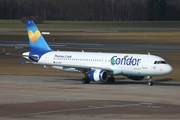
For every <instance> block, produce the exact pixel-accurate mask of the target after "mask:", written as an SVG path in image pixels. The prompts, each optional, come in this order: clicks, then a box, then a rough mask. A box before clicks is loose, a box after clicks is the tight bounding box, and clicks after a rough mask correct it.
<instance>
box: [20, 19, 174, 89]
mask: <svg viewBox="0 0 180 120" xmlns="http://www.w3.org/2000/svg"><path fill="white" fill-rule="evenodd" d="M26 26H27V32H28V38H29V44H30V52H24V53H23V54H22V56H23V57H24V58H26V59H28V60H30V61H31V62H32V63H33V64H41V65H44V67H48V68H54V69H57V70H61V71H65V72H80V73H83V74H84V76H85V77H84V78H82V83H83V84H89V83H90V82H91V81H97V82H98V81H101V82H107V83H114V82H115V78H114V76H115V75H123V76H126V77H127V78H129V79H132V80H143V79H144V78H145V77H147V79H148V80H149V82H148V85H149V86H152V85H153V81H152V79H151V78H152V77H153V76H161V75H167V74H170V73H172V71H173V68H172V67H171V66H170V65H169V64H168V63H167V62H166V61H165V60H164V59H163V58H161V57H159V56H155V55H151V54H129V53H100V52H84V51H82V52H74V51H73V52H71V51H54V50H52V49H51V48H50V47H49V45H48V44H47V42H46V40H45V39H44V38H43V36H42V35H41V32H40V31H39V30H38V28H37V26H36V24H35V23H34V21H32V20H27V21H26Z"/></svg>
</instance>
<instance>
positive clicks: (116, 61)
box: [111, 55, 141, 66]
mask: <svg viewBox="0 0 180 120" xmlns="http://www.w3.org/2000/svg"><path fill="white" fill-rule="evenodd" d="M140 62H141V59H137V58H134V57H129V56H128V55H126V56H124V58H120V57H118V56H113V57H112V58H111V65H132V66H138V65H139V63H140Z"/></svg>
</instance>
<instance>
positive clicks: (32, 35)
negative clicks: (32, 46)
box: [28, 30, 41, 43]
mask: <svg viewBox="0 0 180 120" xmlns="http://www.w3.org/2000/svg"><path fill="white" fill-rule="evenodd" d="M28 36H29V39H30V40H31V41H32V42H33V43H35V42H36V41H37V40H38V39H39V37H40V36H41V33H40V32H39V30H37V31H36V32H34V33H33V31H32V30H29V31H28Z"/></svg>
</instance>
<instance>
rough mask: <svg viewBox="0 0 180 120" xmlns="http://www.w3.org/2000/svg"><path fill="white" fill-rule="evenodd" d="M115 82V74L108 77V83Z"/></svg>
mask: <svg viewBox="0 0 180 120" xmlns="http://www.w3.org/2000/svg"><path fill="white" fill-rule="evenodd" d="M114 82H115V78H114V77H113V76H111V77H108V79H107V83H114Z"/></svg>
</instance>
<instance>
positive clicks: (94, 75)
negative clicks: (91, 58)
mask: <svg viewBox="0 0 180 120" xmlns="http://www.w3.org/2000/svg"><path fill="white" fill-rule="evenodd" d="M88 77H89V79H90V80H92V81H102V82H103V81H106V80H107V79H108V74H107V72H106V71H104V70H91V71H90V72H89V74H88Z"/></svg>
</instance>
